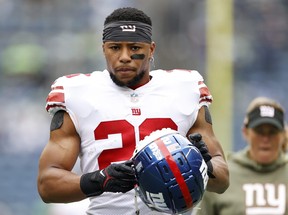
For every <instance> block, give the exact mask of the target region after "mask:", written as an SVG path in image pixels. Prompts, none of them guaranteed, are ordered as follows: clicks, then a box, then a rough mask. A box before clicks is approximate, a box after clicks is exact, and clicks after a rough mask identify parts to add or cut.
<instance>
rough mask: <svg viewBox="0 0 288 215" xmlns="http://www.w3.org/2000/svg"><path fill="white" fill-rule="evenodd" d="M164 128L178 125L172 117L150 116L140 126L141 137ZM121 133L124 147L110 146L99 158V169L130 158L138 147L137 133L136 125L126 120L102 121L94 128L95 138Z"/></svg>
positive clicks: (99, 138)
mask: <svg viewBox="0 0 288 215" xmlns="http://www.w3.org/2000/svg"><path fill="white" fill-rule="evenodd" d="M162 128H171V129H174V130H177V128H178V126H177V125H176V124H175V123H174V122H173V120H172V119H170V118H153V119H152V118H149V119H146V120H144V122H143V123H142V124H141V125H140V126H139V134H140V137H139V139H140V140H143V139H144V137H145V136H147V135H149V134H150V133H151V132H153V131H155V130H157V129H162ZM119 133H120V134H121V138H122V148H113V149H111V148H110V147H111V146H109V149H106V150H104V151H103V152H102V153H101V154H100V156H99V158H98V163H99V169H103V168H105V167H107V166H108V165H110V164H111V162H117V161H123V160H128V159H130V158H131V156H132V154H133V152H134V150H135V147H136V137H135V135H136V134H135V129H134V126H133V125H131V124H130V123H129V122H128V121H126V120H115V121H108V122H101V123H100V124H99V125H98V126H97V128H96V129H95V130H94V137H95V140H101V139H107V138H108V135H109V134H119ZM107 148H108V147H107Z"/></svg>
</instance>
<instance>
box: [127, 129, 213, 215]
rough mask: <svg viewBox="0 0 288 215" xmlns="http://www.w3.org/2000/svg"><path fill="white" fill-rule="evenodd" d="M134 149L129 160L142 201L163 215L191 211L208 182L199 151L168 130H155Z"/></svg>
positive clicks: (205, 168) (185, 139) (173, 131)
mask: <svg viewBox="0 0 288 215" xmlns="http://www.w3.org/2000/svg"><path fill="white" fill-rule="evenodd" d="M138 146H139V148H136V150H135V152H136V153H134V155H133V157H132V160H133V162H134V165H135V167H136V168H135V169H136V177H137V180H138V188H137V190H138V192H139V196H140V198H141V199H142V201H143V202H144V203H145V204H146V205H147V206H148V207H150V208H151V209H152V210H156V211H160V212H165V213H172V214H175V213H184V212H187V211H189V210H192V208H193V207H195V206H196V205H197V204H198V203H199V202H200V201H201V199H202V196H203V194H204V192H205V190H206V185H207V182H208V175H207V165H206V163H205V161H204V160H203V158H202V155H201V153H200V152H199V150H198V149H197V148H196V147H194V146H193V145H192V144H191V143H190V141H189V140H188V139H187V138H186V137H183V136H182V135H180V134H179V133H177V131H175V130H172V129H162V130H157V131H155V132H153V133H151V134H150V135H149V136H148V137H146V138H145V139H144V140H143V141H140V142H139V145H138ZM138 146H137V147H138Z"/></svg>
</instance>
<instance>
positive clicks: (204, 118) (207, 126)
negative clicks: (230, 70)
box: [187, 106, 229, 193]
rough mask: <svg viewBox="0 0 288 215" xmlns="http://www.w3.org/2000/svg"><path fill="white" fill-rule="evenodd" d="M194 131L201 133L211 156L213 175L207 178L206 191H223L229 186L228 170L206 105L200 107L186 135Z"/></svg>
mask: <svg viewBox="0 0 288 215" xmlns="http://www.w3.org/2000/svg"><path fill="white" fill-rule="evenodd" d="M195 133H200V134H201V135H202V140H201V141H202V142H204V143H205V144H206V146H207V148H208V153H209V154H210V155H211V157H212V158H211V160H210V162H211V164H212V167H213V172H212V174H213V176H212V177H210V178H209V181H208V184H207V191H211V192H216V193H223V192H224V191H225V190H226V189H227V188H228V187H229V170H228V165H227V163H226V159H225V155H224V151H223V149H222V146H221V144H220V142H219V141H218V139H217V137H216V136H215V134H214V131H213V127H212V119H211V115H210V113H209V109H208V107H206V106H202V107H201V108H200V110H199V113H198V116H197V119H196V121H195V123H194V124H193V126H192V127H191V128H190V130H189V131H188V133H187V137H188V136H189V135H190V134H195ZM200 151H201V150H200ZM204 151H205V150H204Z"/></svg>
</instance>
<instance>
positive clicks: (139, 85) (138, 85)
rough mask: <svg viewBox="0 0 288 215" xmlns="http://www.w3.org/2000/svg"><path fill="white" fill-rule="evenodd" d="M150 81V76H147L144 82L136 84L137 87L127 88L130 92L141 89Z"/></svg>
mask: <svg viewBox="0 0 288 215" xmlns="http://www.w3.org/2000/svg"><path fill="white" fill-rule="evenodd" d="M151 79H152V76H150V75H149V78H148V79H146V80H145V81H144V82H141V83H139V84H137V85H134V86H130V87H129V88H130V89H132V90H136V89H137V88H139V87H142V86H144V85H145V84H147V83H149V81H150V80H151Z"/></svg>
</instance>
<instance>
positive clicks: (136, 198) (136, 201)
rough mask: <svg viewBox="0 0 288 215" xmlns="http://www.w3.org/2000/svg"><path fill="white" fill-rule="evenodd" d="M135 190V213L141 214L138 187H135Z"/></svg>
mask: <svg viewBox="0 0 288 215" xmlns="http://www.w3.org/2000/svg"><path fill="white" fill-rule="evenodd" d="M138 189H139V188H138ZM134 192H135V195H134V204H135V215H139V214H140V210H139V208H138V191H137V187H134Z"/></svg>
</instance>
